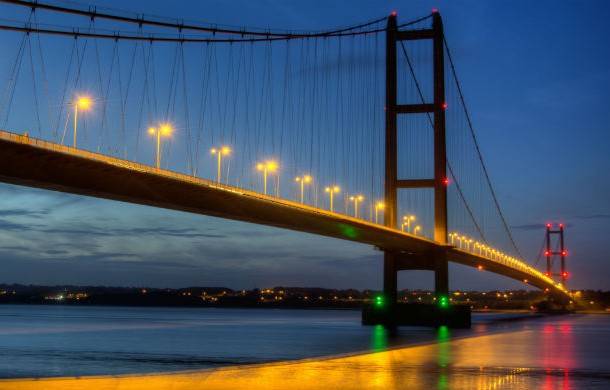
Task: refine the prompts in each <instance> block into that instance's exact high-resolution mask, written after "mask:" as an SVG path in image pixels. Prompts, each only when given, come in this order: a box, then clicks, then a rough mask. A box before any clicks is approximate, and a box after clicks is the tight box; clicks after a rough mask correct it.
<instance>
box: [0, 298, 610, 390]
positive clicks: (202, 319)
mask: <svg viewBox="0 0 610 390" xmlns="http://www.w3.org/2000/svg"><path fill="white" fill-rule="evenodd" d="M510 317H511V315H498V314H477V315H475V316H474V326H473V328H472V329H470V330H448V329H439V330H436V329H427V328H414V327H408V328H407V327H404V328H402V327H401V328H398V329H397V330H396V331H395V332H390V331H388V330H386V329H385V328H383V327H380V326H378V327H364V326H361V325H360V312H358V311H347V310H346V311H339V310H266V309H183V308H131V307H130V308H123V307H73V306H27V305H0V357H1V359H0V377H2V378H19V377H49V376H81V375H93V374H95V375H98V374H127V373H147V372H159V371H177V370H193V369H201V368H209V367H219V366H223V365H239V364H248V363H264V362H270V361H278V360H287V359H301V358H308V357H318V356H326V355H337V354H354V353H359V352H377V351H383V350H387V349H391V348H397V347H401V346H410V345H417V344H432V345H436V347H435V349H434V351H435V352H431V353H433V354H434V356H433V357H429V356H428V357H427V358H426V357H423V358H419V359H418V360H420V361H421V362H419V363H418V362H417V361H413V362H408V361H407V360H408V359H405V365H408V364H411V365H412V367H411V368H413V367H416V368H417V367H419V366H417V364H420V363H421V364H427V363H426V362H425V360H426V359H431V361H432V364H430V365H424V366H422V367H424V368H425V370H429V371H430V375H435V373H436V374H438V372H439V371H438V370H445V369H446V367H449V368H448V369H451V370H453V375H471V374H473V373H476V374H477V375H480V373H481V372H482V371H485V372H487V373H489V375H499V376H500V377H505V376H506V375H509V376H510V375H515V373H521V374H522V375H524V376H525V377H530V378H531V379H532V380H533V382H531V383H536V384H544V383H546V382H548V379H545V378H546V377H548V376H551V379H552V381H551V382H548V383H551V385H552V386H551V387H547V388H556V386H555V385H557V386H559V387H557V388H563V389H565V388H610V342H609V341H608V340H610V316H604V315H600V316H593V315H569V316H552V317H544V318H531V319H527V320H521V321H509V320H507V319H508V318H510ZM489 336H491V337H489ZM490 340H493V341H490ZM445 344H446V347H443V345H445ZM453 344H455V346H454V347H452V350H453V354H452V356H445V357H443V354H447V350H448V348H450V346H451V345H453ZM405 351H409V349H408V348H407V349H405ZM464 351H466V352H464ZM372 356H374V355H372ZM405 367H406V368H405V369H407V368H408V367H407V366H405ZM425 370H424V371H425ZM417 372H419V373H421V367H419V368H417ZM418 375H419V374H418ZM545 381H546V382H545Z"/></svg>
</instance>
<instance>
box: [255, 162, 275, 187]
mask: <svg viewBox="0 0 610 390" xmlns="http://www.w3.org/2000/svg"><path fill="white" fill-rule="evenodd" d="M278 168H279V166H278V164H277V162H275V161H273V160H268V161H265V162H262V163H258V164H256V169H257V170H258V171H259V172H262V173H263V193H264V194H265V195H267V175H268V174H269V173H274V172H276V171H277V170H278Z"/></svg>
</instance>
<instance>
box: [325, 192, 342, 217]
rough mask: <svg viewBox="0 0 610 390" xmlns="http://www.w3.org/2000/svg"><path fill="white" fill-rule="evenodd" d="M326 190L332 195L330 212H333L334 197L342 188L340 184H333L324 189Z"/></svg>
mask: <svg viewBox="0 0 610 390" xmlns="http://www.w3.org/2000/svg"><path fill="white" fill-rule="evenodd" d="M324 191H325V192H327V193H328V195H329V196H330V212H331V213H332V212H333V198H334V196H335V194H338V193H339V192H341V188H340V187H339V186H338V185H332V186H330V187H326V188H325V189H324Z"/></svg>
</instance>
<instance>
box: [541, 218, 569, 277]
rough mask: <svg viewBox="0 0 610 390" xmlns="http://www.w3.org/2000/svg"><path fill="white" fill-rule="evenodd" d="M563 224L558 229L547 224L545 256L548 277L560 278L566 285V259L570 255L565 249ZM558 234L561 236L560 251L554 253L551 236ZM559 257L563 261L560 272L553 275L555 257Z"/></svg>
mask: <svg viewBox="0 0 610 390" xmlns="http://www.w3.org/2000/svg"><path fill="white" fill-rule="evenodd" d="M563 232H564V230H563V224H562V223H560V224H559V225H558V226H557V229H553V224H551V223H547V224H546V238H545V250H544V256H545V257H546V274H547V276H550V277H553V276H559V277H560V278H561V284H563V285H564V286H565V285H566V281H567V280H568V271H567V270H566V257H567V255H568V251H567V250H566V248H565V241H564V235H563ZM553 234H556V235H558V236H559V250H558V251H554V250H553V248H552V243H551V235H553ZM555 256H559V259H560V261H561V265H560V272H559V274H558V275H554V274H553V257H555Z"/></svg>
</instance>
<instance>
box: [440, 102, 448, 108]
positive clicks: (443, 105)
mask: <svg viewBox="0 0 610 390" xmlns="http://www.w3.org/2000/svg"><path fill="white" fill-rule="evenodd" d="M441 107H442V108H443V110H446V109H447V107H449V106H448V105H447V102H444V103H443V104H441Z"/></svg>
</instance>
